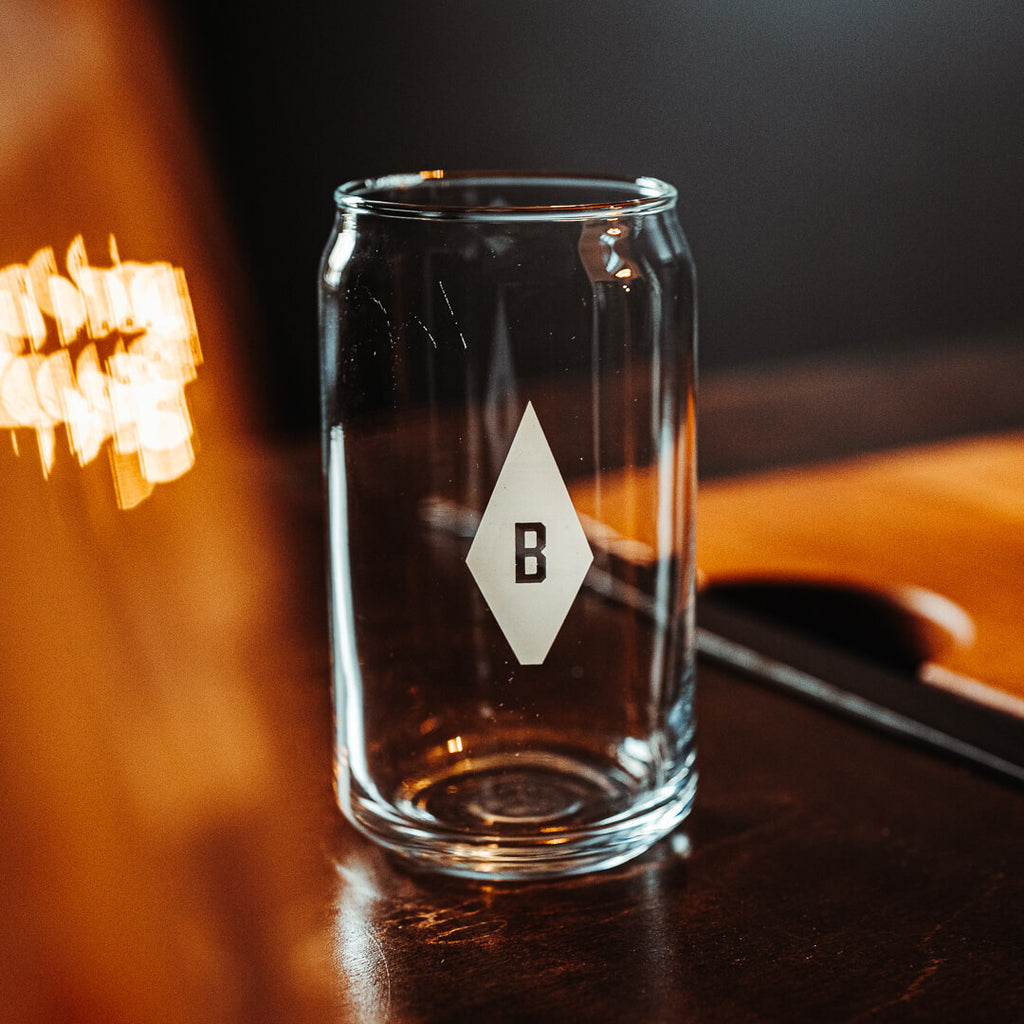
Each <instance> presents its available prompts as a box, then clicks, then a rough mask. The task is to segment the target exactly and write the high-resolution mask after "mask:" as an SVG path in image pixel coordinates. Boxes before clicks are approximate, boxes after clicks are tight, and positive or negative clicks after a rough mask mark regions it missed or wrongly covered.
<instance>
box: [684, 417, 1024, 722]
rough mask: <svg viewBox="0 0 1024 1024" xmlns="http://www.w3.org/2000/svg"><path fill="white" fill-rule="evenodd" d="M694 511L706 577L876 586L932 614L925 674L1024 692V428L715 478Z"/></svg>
mask: <svg viewBox="0 0 1024 1024" xmlns="http://www.w3.org/2000/svg"><path fill="white" fill-rule="evenodd" d="M699 508H700V511H699V523H698V563H699V565H700V568H701V571H702V573H703V574H704V578H705V580H706V582H707V583H708V584H712V585H713V584H716V583H722V582H727V581H737V580H750V579H758V580H777V581H794V580H799V581H810V582H814V583H821V584H825V585H839V586H844V587H850V588H854V589H861V590H866V591H870V592H874V593H876V594H878V595H881V596H882V597H884V598H885V599H887V600H890V601H892V602H893V603H894V604H896V605H897V606H900V607H902V608H904V609H907V610H908V611H910V612H911V613H913V614H914V615H916V616H919V617H920V618H921V619H923V620H925V622H926V623H928V624H930V626H931V629H930V630H929V640H928V644H929V647H930V650H929V651H928V658H927V661H926V663H925V664H924V665H923V666H922V667H921V673H922V676H923V678H924V679H925V680H926V681H929V682H933V683H936V684H938V685H947V686H951V687H954V688H962V689H965V690H966V691H969V692H970V693H972V694H974V695H976V696H978V697H979V698H981V699H986V698H987V699H991V700H994V701H998V700H999V698H997V697H995V696H994V695H992V694H991V693H989V694H986V693H985V692H984V691H983V690H981V689H979V688H978V687H977V686H976V685H974V684H975V683H981V684H984V685H985V686H986V687H988V688H991V689H995V690H998V691H1000V692H1002V693H1005V694H1008V695H1011V696H1012V697H1014V698H1017V699H1024V599H1022V593H1024V434H1022V433H1008V434H1001V435H996V436H991V437H981V438H973V439H969V440H963V441H957V442H950V443H945V444H937V445H929V446H923V447H919V448H911V449H907V450H902V451H897V452H892V453H884V454H877V455H871V456H865V457H861V458H855V459H850V460H846V461H843V462H839V463H833V464H826V465H819V466H813V467H808V468H802V469H792V470H780V471H776V472H772V473H766V474H761V475H757V476H747V477H740V478H733V479H728V480H722V481H713V482H710V483H708V484H706V485H705V486H703V487H702V489H701V492H700V498H699ZM1003 703H1004V704H1005V705H1006V706H1010V704H1009V702H1005V701H1004V702H1003ZM1019 707H1024V704H1021V705H1019Z"/></svg>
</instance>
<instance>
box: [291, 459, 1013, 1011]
mask: <svg viewBox="0 0 1024 1024" xmlns="http://www.w3.org/2000/svg"><path fill="white" fill-rule="evenodd" d="M291 472H292V473H293V474H296V475H295V476H294V477H293V483H295V482H297V480H298V474H299V470H297V469H296V468H295V466H294V465H293V466H292V469H291ZM303 472H305V471H303ZM289 493H291V495H292V497H293V498H294V499H295V501H294V503H293V505H292V511H293V517H294V519H293V521H294V522H295V523H296V524H297V525H298V529H297V531H296V536H297V538H299V539H302V540H304V551H305V556H304V563H306V564H308V568H309V572H310V573H311V574H312V573H314V572H315V571H316V570H315V567H316V566H318V565H322V560H321V558H320V554H319V537H320V533H319V526H318V511H317V507H316V503H315V500H313V499H311V498H310V497H309V495H310V491H309V490H308V489H307V488H306V487H305V486H303V487H301V488H296V487H292V489H291V490H290V492H289ZM303 495H305V497H303ZM315 592H316V590H315V588H313V589H312V590H311V593H315ZM310 627H311V633H310V643H311V644H312V647H311V661H312V663H313V664H314V665H315V671H314V675H315V676H316V679H315V680H313V679H311V680H310V685H311V686H312V687H313V690H312V691H311V694H312V697H311V699H312V700H313V701H314V703H315V702H316V701H317V700H320V699H322V700H323V701H324V704H323V709H322V711H323V716H324V720H325V721H326V718H327V715H328V713H329V711H328V707H327V703H326V701H327V665H326V654H325V653H324V652H325V651H326V640H325V638H324V637H323V636H320V637H319V638H318V637H316V635H315V634H316V629H315V622H314V621H313V620H311V622H310ZM699 735H700V743H699V758H700V785H699V796H698V800H697V803H696V807H695V809H694V811H693V814H692V816H691V818H690V819H689V821H688V822H687V824H686V826H685V828H684V829H683V830H682V831H680V832H679V833H678V834H676V835H674V836H672V837H671V838H670V839H668V840H666V841H665V842H663V843H661V844H660V845H659V846H658V847H656V848H655V849H654V850H652V851H651V852H650V854H649V855H648V856H646V857H644V858H643V859H641V860H639V861H636V862H634V863H632V864H630V865H627V866H625V867H623V868H621V869H619V870H617V871H614V872H611V873H607V874H604V875H596V876H593V877H589V878H579V879H570V880H566V881H561V882H557V883H543V884H537V883H530V884H505V885H482V884H475V883H471V882H465V881H460V880H454V879H448V878H444V877H439V876H431V875H416V874H414V873H410V872H409V871H408V870H406V869H404V868H403V867H401V866H399V865H397V864H395V863H393V862H392V861H391V860H390V858H389V857H388V856H386V855H385V854H383V853H381V852H380V851H379V850H377V849H376V848H374V847H373V846H372V845H371V844H369V843H368V842H366V841H365V840H363V839H362V838H361V837H359V836H358V835H357V834H356V833H355V832H354V831H353V830H352V829H351V828H350V827H349V826H348V825H347V824H346V823H344V822H343V821H342V820H341V819H340V816H339V815H338V814H337V812H336V811H335V809H334V808H333V805H332V803H331V800H330V793H329V786H330V780H329V778H328V777H327V773H326V771H325V772H324V774H323V776H322V777H321V779H320V783H319V784H320V786H321V787H322V793H321V796H322V804H321V806H322V828H321V832H320V836H319V839H320V841H321V842H322V843H323V849H324V854H325V858H326V865H327V875H326V879H327V880H326V883H325V894H324V898H325V905H329V907H330V920H329V934H330V939H329V947H330V954H331V961H332V976H333V979H334V997H333V998H334V999H335V1000H336V1003H337V1006H336V1019H337V1020H338V1021H346V1022H347V1021H353V1022H354V1021H360V1022H376V1021H391V1022H396V1024H397V1022H435V1024H441V1022H455V1021H480V1020H493V1021H539V1022H561V1021H595V1022H604V1021H609V1022H610V1021H620V1020H636V1021H644V1022H651V1024H654V1022H676V1021H679V1022H684V1021H709V1022H716V1024H717V1022H755V1021H765V1022H768V1021H779V1022H782V1021H785V1022H798V1021H813V1022H822V1021H829V1022H853V1021H904V1020H906V1021H911V1020H921V1021H960V1020H963V1021H1007V1022H1010V1021H1021V1020H1024V970H1022V969H1021V962H1020V954H1021V948H1022V938H1024V792H1022V791H1021V790H1020V789H1018V788H1016V787H1014V786H1013V785H1012V784H1009V783H1004V782H1001V781H998V780H996V779H993V778H990V777H985V776H983V775H982V774H980V773H978V772H976V771H975V770H973V769H970V768H968V767H965V766H963V765H960V764H956V763H953V762H952V761H947V760H944V759H942V758H941V757H939V756H936V755H934V754H932V753H929V752H926V751H922V750H917V749H914V748H912V747H910V746H907V745H904V744H901V743H899V742H895V741H893V740H892V739H890V738H888V737H886V736H883V735H881V734H879V733H876V732H874V731H872V730H871V729H869V728H867V727H864V726H862V725H858V724H855V723H853V722H850V721H848V720H845V719H844V718H842V717H839V716H836V715H834V714H830V713H827V712H825V711H822V710H819V709H817V708H815V707H812V706H809V705H807V704H804V703H802V702H800V701H799V700H797V699H794V698H793V697H790V696H787V695H785V694H781V693H778V692H773V691H772V690H770V689H767V688H765V687H763V686H761V685H759V684H758V683H756V682H754V681H752V680H749V679H745V678H743V677H742V676H741V675H739V674H737V673H732V672H729V671H724V670H722V669H721V668H717V667H715V666H713V665H711V664H707V663H702V664H701V666H700V671H699ZM329 741H330V737H329V735H328V734H327V732H326V731H324V732H323V736H322V742H323V743H324V744H325V745H329ZM320 763H321V764H322V765H324V766H325V767H326V765H327V763H328V762H327V759H326V757H323V758H321V759H320Z"/></svg>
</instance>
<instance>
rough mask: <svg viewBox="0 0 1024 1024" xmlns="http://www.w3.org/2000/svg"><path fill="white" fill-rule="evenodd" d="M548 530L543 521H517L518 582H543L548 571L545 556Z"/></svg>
mask: <svg viewBox="0 0 1024 1024" xmlns="http://www.w3.org/2000/svg"><path fill="white" fill-rule="evenodd" d="M546 542H547V530H546V529H545V528H544V524H543V523H516V583H543V582H544V579H545V577H546V576H547V571H548V568H547V567H548V560H547V558H545V557H544V554H543V552H544V545H545V543H546Z"/></svg>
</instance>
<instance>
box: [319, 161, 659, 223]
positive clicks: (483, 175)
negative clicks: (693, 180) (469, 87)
mask: <svg viewBox="0 0 1024 1024" xmlns="http://www.w3.org/2000/svg"><path fill="white" fill-rule="evenodd" d="M449 182H450V183H452V184H453V185H461V186H463V187H468V186H477V187H490V188H495V187H502V186H504V187H511V186H518V187H524V186H525V187H531V186H532V187H542V188H544V187H546V188H559V189H563V190H566V191H570V192H571V190H573V189H576V190H580V191H582V190H590V191H591V192H593V191H595V190H601V189H607V190H608V193H609V198H608V200H607V201H586V202H583V201H581V202H565V203H551V204H535V203H530V204H526V203H524V204H509V205H483V206H482V205H476V204H471V203H459V202H451V203H446V202H437V201H436V200H434V201H430V202H426V201H421V200H418V199H416V198H415V192H416V191H417V189H418V188H419V187H422V186H427V185H430V184H431V183H434V184H438V183H442V187H444V185H446V184H447V183H449ZM404 191H408V193H409V198H408V200H406V199H405V198H404V196H403V198H402V199H400V200H397V199H395V198H393V196H394V193H395V192H404ZM375 193H387V194H388V195H389V197H388V198H381V197H380V195H375ZM677 195H678V193H677V191H676V189H675V187H674V186H672V185H670V184H668V182H666V181H663V180H661V179H660V178H654V177H649V176H641V177H637V178H629V177H619V176H616V175H606V174H583V173H573V172H561V171H557V172H551V171H509V170H493V171H491V170H486V171H445V170H432V171H419V172H418V173H412V174H389V175H384V176H382V177H379V178H361V179H355V180H353V181H348V182H345V184H343V185H340V186H339V187H338V188H337V189H335V192H334V201H335V204H336V206H337V208H338V210H339V212H349V213H374V214H379V215H381V216H389V217H407V218H413V219H437V220H588V219H591V218H605V217H615V216H622V215H629V214H637V213H654V212H657V211H659V210H666V209H671V208H672V207H674V206H675V203H676V198H677Z"/></svg>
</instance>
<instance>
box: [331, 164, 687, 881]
mask: <svg viewBox="0 0 1024 1024" xmlns="http://www.w3.org/2000/svg"><path fill="white" fill-rule="evenodd" d="M335 199H336V204H337V217H336V221H335V225H334V229H333V231H332V233H331V236H330V239H329V241H328V243H327V247H326V251H325V254H324V258H323V263H322V268H321V278H320V296H321V302H320V315H321V375H322V418H323V441H324V472H325V479H326V502H327V515H328V520H329V533H330V537H329V549H330V556H329V557H330V566H329V569H330V571H329V590H330V607H331V632H332V651H333V685H334V694H335V707H336V726H337V768H336V773H337V774H336V783H337V795H338V802H339V805H340V807H341V809H342V810H343V812H344V814H345V815H346V816H347V817H348V818H349V819H350V821H352V822H353V823H354V824H355V825H356V826H357V827H358V828H359V829H361V830H362V831H363V832H365V833H366V834H367V835H369V836H371V837H372V838H373V839H375V840H377V841H378V842H380V843H382V844H383V845H384V846H386V847H388V848H389V849H391V850H393V851H396V852H398V853H401V854H404V855H406V856H408V857H410V858H413V859H414V860H415V861H416V862H417V863H418V864H420V865H421V866H423V867H431V868H435V869H438V870H442V871H446V872H449V873H453V874H462V875H470V876H477V877H479V876H489V877H492V878H508V879H512V878H529V877H538V876H542V877H543V876H553V875H563V874H573V873H578V872H583V871H589V870H596V869H599V868H606V867H610V866H612V865H615V864H619V863H622V862H623V861H625V860H628V859H629V858H631V857H633V856H636V855H637V854H639V853H641V852H643V851H644V850H645V849H647V848H648V847H649V846H650V845H651V844H652V843H654V842H655V841H656V840H658V839H659V838H660V837H662V836H664V835H665V834H666V833H668V832H670V831H671V830H672V829H673V828H675V827H676V826H677V825H678V824H679V822H680V821H681V820H682V819H683V818H684V817H685V816H686V814H687V813H688V811H689V809H690V806H691V804H692V801H693V795H694V789H695V785H696V773H695V767H694V715H693V684H694V654H693V630H694V625H693V609H694V550H693V534H694V496H695V494H694V492H695V486H696V483H695V465H696V455H695V429H694V347H695V338H696V317H695V291H694V271H693V263H692V260H691V257H690V254H689V249H688V246H687V243H686V241H685V238H684V236H683V233H682V231H681V230H680V227H679V224H678V221H677V219H676V216H675V202H676V193H675V190H674V189H673V188H672V187H671V186H669V185H667V184H665V183H664V182H661V181H657V180H655V179H651V178H640V179H637V180H625V179H615V178H586V177H580V176H568V175H565V176H558V175H556V176H552V175H535V174H520V173H514V172H496V173H490V172H488V173H466V174H452V173H445V172H440V171H432V172H424V173H422V174H413V175H396V176H392V177H385V178H380V179H377V180H373V181H362V182H352V183H349V184H347V185H343V186H342V187H341V188H339V189H338V190H337V193H336V196H335Z"/></svg>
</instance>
